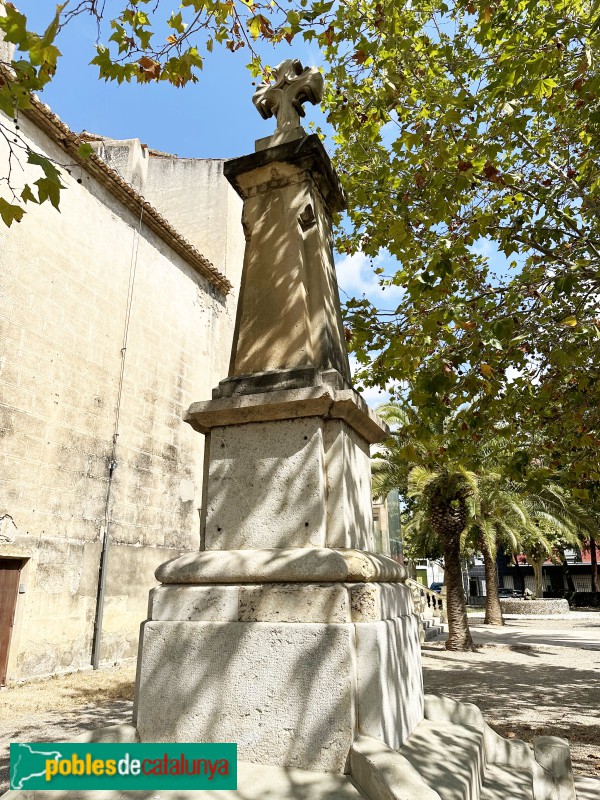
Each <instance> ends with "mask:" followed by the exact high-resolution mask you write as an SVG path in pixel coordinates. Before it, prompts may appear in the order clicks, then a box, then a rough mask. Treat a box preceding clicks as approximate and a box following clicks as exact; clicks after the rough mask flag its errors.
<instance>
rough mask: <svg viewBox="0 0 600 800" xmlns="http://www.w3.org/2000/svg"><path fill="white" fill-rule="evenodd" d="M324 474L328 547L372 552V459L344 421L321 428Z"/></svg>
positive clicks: (364, 444) (359, 438)
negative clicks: (323, 448) (352, 548)
mask: <svg viewBox="0 0 600 800" xmlns="http://www.w3.org/2000/svg"><path fill="white" fill-rule="evenodd" d="M323 435H324V447H325V469H326V472H327V479H326V480H327V539H326V544H327V546H328V547H355V548H357V549H359V550H369V551H371V550H373V549H374V540H373V509H372V505H371V459H370V455H369V445H368V444H367V442H365V440H364V439H363V438H362V437H360V436H358V435H357V434H356V432H355V431H353V430H352V428H350V427H349V426H348V425H347V424H346V423H345V422H342V421H341V420H330V421H329V422H326V423H325V426H324V429H323Z"/></svg>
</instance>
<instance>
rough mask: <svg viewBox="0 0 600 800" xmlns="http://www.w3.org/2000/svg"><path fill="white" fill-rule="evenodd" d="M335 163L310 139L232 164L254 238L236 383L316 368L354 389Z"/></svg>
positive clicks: (249, 239) (233, 371)
mask: <svg viewBox="0 0 600 800" xmlns="http://www.w3.org/2000/svg"><path fill="white" fill-rule="evenodd" d="M316 152H318V153H319V156H320V159H319V160H317V159H316V158H315V155H314V154H315V153H316ZM328 161H329V159H328V157H327V155H326V154H325V152H324V150H323V148H322V145H321V143H320V141H319V140H318V137H316V136H310V137H308V138H306V139H303V140H300V142H299V143H298V142H291V143H289V144H284V145H281V146H278V147H272V148H269V149H268V150H264V151H261V152H259V153H256V154H254V155H253V156H245V157H244V158H240V159H236V160H235V161H231V162H228V164H227V167H226V175H227V177H228V178H229V180H230V181H231V182H232V184H233V186H234V188H235V189H236V190H237V191H238V193H239V194H240V195H241V197H242V198H243V200H244V209H243V215H242V222H243V226H244V232H245V235H246V252H245V256H244V271H243V276H242V285H241V289H240V298H239V303H238V312H237V320H236V329H235V334H234V343H233V349H232V356H231V363H230V369H229V374H230V375H231V376H238V375H246V374H250V373H256V372H266V371H273V370H284V369H288V368H291V367H299V366H305V365H313V366H315V367H317V368H319V369H322V370H327V369H335V370H337V371H338V372H339V373H340V374H341V376H342V377H343V379H344V380H345V381H346V382H347V384H348V385H350V369H349V365H348V356H347V353H346V347H345V339H344V331H343V326H342V320H341V314H340V303H339V294H338V288H337V282H336V278H335V270H334V266H333V251H332V231H331V212H332V211H336V210H339V208H340V207H341V204H342V203H343V199H342V194H341V191H340V189H339V184H338V183H337V179H336V178H335V175H334V173H333V172H332V171H331V167H330V166H329V169H327V168H323V165H324V164H325V165H327V164H328Z"/></svg>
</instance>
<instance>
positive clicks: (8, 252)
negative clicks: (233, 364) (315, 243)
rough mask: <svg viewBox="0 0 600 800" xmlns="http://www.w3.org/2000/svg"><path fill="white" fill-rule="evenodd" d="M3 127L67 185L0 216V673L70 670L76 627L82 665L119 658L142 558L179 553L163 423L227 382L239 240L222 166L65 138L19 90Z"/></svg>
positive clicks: (186, 468) (138, 612) (140, 597)
mask: <svg viewBox="0 0 600 800" xmlns="http://www.w3.org/2000/svg"><path fill="white" fill-rule="evenodd" d="M2 122H3V124H4V125H5V126H8V127H10V126H11V125H14V123H13V121H12V120H10V119H8V118H6V117H4V118H3V120H2ZM18 125H19V131H18V135H20V136H22V137H23V139H24V140H25V141H26V142H27V144H28V145H29V146H30V147H31V148H32V149H33V150H34V151H36V152H40V153H43V154H44V155H46V156H49V157H50V158H52V159H53V160H54V162H55V163H56V165H57V166H58V167H59V169H60V174H61V179H62V181H63V183H64V185H65V186H66V187H67V188H66V190H65V191H63V192H62V193H61V201H60V211H57V210H55V209H54V208H53V207H52V206H51V205H50V203H48V202H46V203H44V204H42V205H40V206H37V205H34V204H31V203H30V204H29V205H28V213H27V214H26V215H25V217H24V218H23V220H22V222H21V223H20V224H13V225H12V227H11V228H10V229H8V228H6V227H4V226H3V225H2V226H0V293H1V296H2V299H1V303H0V441H1V443H2V444H1V450H0V453H1V458H2V461H1V468H0V683H3V682H5V680H7V679H8V680H10V679H15V680H16V679H25V678H31V677H33V676H41V675H47V674H49V673H54V672H60V671H67V670H73V669H78V668H83V667H85V666H87V665H89V664H90V660H91V658H92V650H93V649H94V630H95V628H96V629H97V631H98V636H97V642H96V644H97V646H96V648H95V655H96V658H97V659H98V660H100V661H103V662H111V661H116V660H118V659H122V658H126V657H129V656H133V655H135V653H136V651H137V638H138V627H139V622H140V620H142V619H143V618H144V617H145V607H146V602H147V596H148V589H149V588H150V587H151V586H152V585H153V583H154V577H153V573H154V570H155V568H156V567H157V566H158V565H159V564H160V563H162V562H163V561H165V560H167V559H169V558H171V557H173V556H177V555H178V554H179V553H181V552H182V551H185V550H194V549H198V546H199V508H200V503H201V479H202V459H203V437H202V436H199V435H198V434H196V433H194V432H193V431H192V429H191V428H190V427H189V426H188V425H186V424H185V423H184V422H183V421H182V415H183V412H184V411H185V409H186V408H187V407H188V405H189V404H190V403H191V402H193V401H196V400H201V399H208V398H210V396H211V389H212V387H213V386H215V385H216V384H217V383H218V381H219V380H220V379H222V378H223V377H225V376H226V374H227V367H228V359H229V350H230V343H231V338H232V333H233V323H234V315H235V305H236V287H237V285H238V283H239V278H240V274H241V267H242V259H243V249H244V237H243V231H242V227H241V201H240V200H239V198H238V197H237V195H236V194H235V192H234V191H233V190H232V189H231V188H230V186H229V184H228V183H227V182H226V181H225V180H224V178H223V162H222V161H217V160H210V161H204V160H198V159H179V158H177V157H175V156H170V155H167V154H163V153H157V152H155V151H153V150H151V149H149V148H148V147H147V146H146V145H144V144H141V142H140V141H139V140H137V139H132V140H128V141H124V142H115V141H111V140H107V139H104V138H102V137H98V136H93V135H91V134H85V135H82V136H81V137H80V138H78V137H76V136H75V135H74V134H73V133H71V132H70V131H69V129H68V128H67V127H66V126H65V125H64V124H62V123H61V121H60V120H59V119H58V118H57V117H55V116H54V115H53V114H52V112H51V111H50V110H49V109H48V108H47V107H45V106H43V105H42V104H40V103H38V102H36V103H35V104H34V107H33V108H32V109H31V111H28V112H27V113H26V114H21V115H20V117H19V120H18ZM15 135H16V134H15ZM82 140H87V141H91V143H92V144H93V147H94V148H95V151H96V154H97V155H94V156H92V157H91V158H90V159H89V160H87V161H81V160H80V159H79V158H78V157H77V148H78V146H79V144H80V142H81V141H82ZM0 159H1V160H2V163H8V159H9V152H8V150H7V144H6V142H5V140H4V139H3V140H2V148H1V154H0ZM25 161H26V158H25V159H23V158H21V159H20V162H21V164H23V167H24V170H23V169H21V168H20V166H19V164H18V163H17V161H16V160H14V159H13V161H12V174H11V183H12V185H13V187H16V188H17V190H19V187H22V185H23V184H24V183H25V182H26V181H28V182H30V183H32V182H33V181H35V180H36V179H37V178H38V177H39V169H38V168H36V167H34V166H31V165H28V164H26V163H24V162H25ZM0 191H2V192H4V193H6V192H7V191H8V189H7V187H6V186H5V184H2V188H1V190H0ZM5 196H6V194H5ZM107 543H108V550H107V559H104V561H103V555H102V554H103V549H105V546H106V544H107ZM103 563H104V564H105V569H104V572H103V574H102V573H101V565H102V564H103ZM102 587H104V596H102ZM99 609H102V610H103V616H102V618H101V617H100V615H99V613H98V611H99Z"/></svg>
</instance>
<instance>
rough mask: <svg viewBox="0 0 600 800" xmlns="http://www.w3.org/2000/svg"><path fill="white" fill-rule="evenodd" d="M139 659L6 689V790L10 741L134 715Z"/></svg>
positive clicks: (59, 736)
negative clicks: (136, 664) (136, 671)
mask: <svg viewBox="0 0 600 800" xmlns="http://www.w3.org/2000/svg"><path fill="white" fill-rule="evenodd" d="M134 681H135V661H134V660H133V659H132V660H131V661H129V662H128V663H125V664H121V665H120V666H117V667H112V668H108V669H102V670H98V671H97V672H92V671H91V670H89V671H86V672H76V673H73V674H71V675H64V676H59V677H54V678H48V679H46V680H39V681H32V682H30V683H25V684H19V685H17V686H12V687H9V688H7V689H2V690H0V794H2V792H4V791H6V790H7V789H8V780H9V744H10V742H11V741H12V742H19V741H20V742H44V741H46V742H48V741H55V742H65V741H69V739H73V738H74V737H75V736H79V735H80V734H82V733H85V731H88V730H93V729H94V728H100V727H102V726H103V725H115V724H117V723H121V722H130V721H131V711H132V706H133V687H134Z"/></svg>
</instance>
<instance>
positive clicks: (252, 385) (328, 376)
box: [212, 366, 352, 400]
mask: <svg viewBox="0 0 600 800" xmlns="http://www.w3.org/2000/svg"><path fill="white" fill-rule="evenodd" d="M311 386H329V387H330V388H331V389H351V388H352V387H351V386H350V385H349V384H348V383H347V382H346V381H345V380H344V378H343V377H342V376H341V375H340V373H339V372H338V371H337V369H328V370H319V369H317V368H316V367H311V366H305V367H292V368H291V369H278V370H271V371H269V372H254V373H253V374H252V375H235V376H233V377H231V378H225V380H222V381H219V385H218V386H217V387H216V388H215V389H213V392H212V396H213V400H217V399H218V398H220V397H234V396H236V395H241V394H261V393H263V392H280V391H284V390H289V389H306V388H308V387H311Z"/></svg>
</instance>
